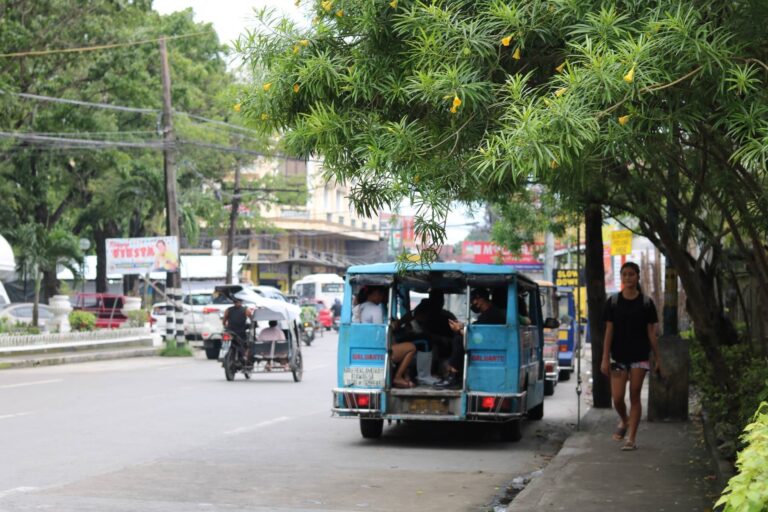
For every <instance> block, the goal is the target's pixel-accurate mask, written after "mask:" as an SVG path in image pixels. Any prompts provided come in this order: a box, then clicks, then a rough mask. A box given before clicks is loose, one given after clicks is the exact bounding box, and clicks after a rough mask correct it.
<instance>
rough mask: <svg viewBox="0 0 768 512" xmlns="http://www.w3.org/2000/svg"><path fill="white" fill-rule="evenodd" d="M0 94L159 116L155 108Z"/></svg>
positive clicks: (33, 95) (13, 93) (22, 93)
mask: <svg viewBox="0 0 768 512" xmlns="http://www.w3.org/2000/svg"><path fill="white" fill-rule="evenodd" d="M0 94H8V95H10V96H18V97H19V98H25V99H29V100H38V101H48V102H51V103H66V104H70V105H78V106H81V107H93V108H103V109H107V110H120V111H123V112H137V113H140V114H159V113H160V109H157V108H136V107H124V106H122V105H110V104H109V103H92V102H90V101H80V100H69V99H66V98H54V97H51V96H42V95H40V94H29V93H25V92H9V91H4V90H2V89H0Z"/></svg>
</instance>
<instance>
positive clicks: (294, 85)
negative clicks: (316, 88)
mask: <svg viewBox="0 0 768 512" xmlns="http://www.w3.org/2000/svg"><path fill="white" fill-rule="evenodd" d="M299 89H301V86H300V85H299V84H293V92H295V93H298V92H299Z"/></svg>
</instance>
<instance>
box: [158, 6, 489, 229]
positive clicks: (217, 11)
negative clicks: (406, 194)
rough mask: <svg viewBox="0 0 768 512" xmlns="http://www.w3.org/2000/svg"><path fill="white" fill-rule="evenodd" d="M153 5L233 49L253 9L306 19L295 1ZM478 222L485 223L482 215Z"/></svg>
mask: <svg viewBox="0 0 768 512" xmlns="http://www.w3.org/2000/svg"><path fill="white" fill-rule="evenodd" d="M152 5H153V7H154V8H155V10H156V11H158V12H160V13H161V14H169V13H172V12H175V11H181V10H184V9H186V8H188V7H191V8H192V10H193V11H194V13H195V16H194V17H195V21H197V22H207V23H213V28H214V29H215V30H216V32H217V33H218V35H219V40H220V41H221V42H223V43H226V44H230V45H231V43H232V41H235V40H236V39H237V38H238V37H239V36H240V34H242V33H243V32H245V30H246V29H249V28H252V27H253V25H254V23H255V16H254V15H253V11H254V9H261V8H262V7H264V6H268V7H272V8H274V9H275V10H276V11H278V12H280V13H283V14H285V15H287V16H290V17H292V18H294V19H295V20H296V21H299V22H300V21H302V20H303V19H304V16H303V15H302V9H301V8H299V7H296V5H295V4H294V0H154V2H153V3H152ZM464 210H465V208H464V207H463V206H458V205H457V207H456V208H455V210H454V211H453V212H451V214H449V215H448V226H449V227H448V242H449V243H451V244H453V243H455V242H458V241H460V240H463V239H464V237H466V235H467V233H468V232H469V231H470V230H471V229H472V227H473V226H466V225H463V224H466V223H469V222H474V221H473V219H471V218H469V217H468V216H466V215H465V212H464ZM402 213H403V214H406V215H407V214H409V213H412V210H411V209H410V208H404V209H403V211H402ZM476 220H477V221H479V222H481V223H482V215H481V216H480V217H479V218H478V219H476Z"/></svg>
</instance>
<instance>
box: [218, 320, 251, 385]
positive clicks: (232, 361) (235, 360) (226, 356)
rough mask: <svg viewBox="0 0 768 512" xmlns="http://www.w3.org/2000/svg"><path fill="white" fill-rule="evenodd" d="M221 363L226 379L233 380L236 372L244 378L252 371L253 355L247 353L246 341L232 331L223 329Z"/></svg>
mask: <svg viewBox="0 0 768 512" xmlns="http://www.w3.org/2000/svg"><path fill="white" fill-rule="evenodd" d="M221 359H222V363H221V365H222V366H223V367H224V376H225V377H226V378H227V380H234V379H235V375H236V374H237V372H242V373H243V375H244V376H245V378H246V379H250V378H251V373H253V369H254V368H253V363H254V360H253V355H252V354H250V353H249V350H248V344H247V341H246V340H244V339H242V338H241V337H240V336H238V335H237V334H235V333H234V332H232V331H224V333H223V334H222V343H221Z"/></svg>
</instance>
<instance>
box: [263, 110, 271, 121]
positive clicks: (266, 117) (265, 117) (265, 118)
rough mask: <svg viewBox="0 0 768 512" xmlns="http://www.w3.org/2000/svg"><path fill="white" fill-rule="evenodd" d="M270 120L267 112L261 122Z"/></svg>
mask: <svg viewBox="0 0 768 512" xmlns="http://www.w3.org/2000/svg"><path fill="white" fill-rule="evenodd" d="M268 119H269V114H267V113H266V112H265V113H263V114H261V120H262V121H266V120H268Z"/></svg>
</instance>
